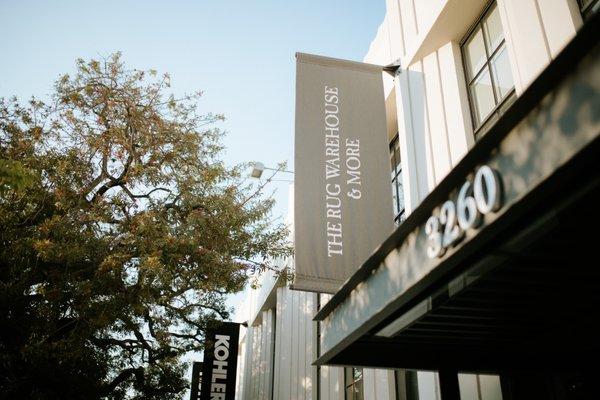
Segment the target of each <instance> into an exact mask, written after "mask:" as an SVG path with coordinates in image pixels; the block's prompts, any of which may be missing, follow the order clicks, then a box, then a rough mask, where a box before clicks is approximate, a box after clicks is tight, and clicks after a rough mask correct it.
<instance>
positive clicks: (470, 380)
mask: <svg viewBox="0 0 600 400" xmlns="http://www.w3.org/2000/svg"><path fill="white" fill-rule="evenodd" d="M458 386H459V390H460V399H461V400H502V389H501V386H500V377H499V376H498V375H482V374H479V375H476V374H458Z"/></svg>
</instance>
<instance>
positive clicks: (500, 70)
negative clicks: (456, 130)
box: [462, 2, 515, 139]
mask: <svg viewBox="0 0 600 400" xmlns="http://www.w3.org/2000/svg"><path fill="white" fill-rule="evenodd" d="M462 54H463V64H464V66H465V75H466V81H467V86H468V91H469V102H470V105H471V115H472V117H473V128H474V129H475V138H476V139H478V138H479V137H480V136H481V135H482V134H483V133H484V132H485V131H487V129H488V128H489V126H491V125H492V124H493V122H495V120H496V119H497V118H498V116H499V115H500V114H502V113H503V112H504V111H505V110H506V108H507V107H508V105H510V103H512V101H513V100H514V99H515V94H514V92H515V91H514V82H513V77H512V72H511V70H510V63H509V60H508V51H507V49H506V43H505V40H504V33H503V31H502V23H501V21H500V13H499V12H498V7H497V6H496V4H495V2H493V3H490V5H489V6H488V7H487V8H486V10H485V12H484V13H483V15H482V17H481V19H480V20H479V21H477V23H476V24H475V26H474V27H473V28H472V29H471V31H470V32H469V34H468V35H467V37H466V38H465V40H464V42H463V44H462Z"/></svg>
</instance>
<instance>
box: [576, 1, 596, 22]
mask: <svg viewBox="0 0 600 400" xmlns="http://www.w3.org/2000/svg"><path fill="white" fill-rule="evenodd" d="M583 2H584V1H583V0H577V6H578V7H579V12H580V13H581V17H582V18H583V21H586V20H587V19H589V18H590V17H591V16H592V15H593V14H594V12H597V11H598V10H599V9H600V5H599V4H598V3H600V0H592V1H590V2H589V3H588V4H587V5H585V6H584V5H583V4H582V3H583ZM595 7H598V9H596V10H594V8H595Z"/></svg>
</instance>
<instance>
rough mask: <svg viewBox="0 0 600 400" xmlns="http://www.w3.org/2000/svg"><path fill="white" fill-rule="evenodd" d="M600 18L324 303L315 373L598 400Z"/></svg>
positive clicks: (455, 391) (452, 394)
mask: <svg viewBox="0 0 600 400" xmlns="http://www.w3.org/2000/svg"><path fill="white" fill-rule="evenodd" d="M597 17H598V15H596V16H594V17H592V19H591V20H589V21H588V22H587V23H586V24H584V26H583V27H582V28H581V29H580V31H579V32H578V33H577V35H576V36H575V37H574V38H573V39H572V40H571V41H570V42H569V44H568V45H567V46H566V47H565V48H564V49H562V50H561V51H560V53H559V54H558V55H557V56H556V57H555V58H554V59H553V60H552V61H551V62H550V63H549V65H548V66H547V67H546V68H545V69H544V70H543V71H542V72H541V74H540V75H539V76H538V77H537V78H536V79H535V80H533V82H532V83H531V84H530V85H528V86H527V88H526V89H525V90H524V91H523V92H522V93H520V94H519V96H518V97H517V98H516V100H514V103H512V104H511V105H510V106H508V108H507V110H506V111H505V112H503V114H502V115H499V117H498V120H497V121H496V122H495V123H494V124H493V125H492V126H491V127H490V128H489V130H488V131H487V132H486V133H485V135H483V136H482V137H481V138H480V139H479V140H478V141H477V142H476V143H475V144H474V145H473V147H472V148H471V149H470V150H469V151H468V152H467V154H466V155H465V156H464V157H463V158H462V159H461V160H460V162H458V163H457V164H456V165H455V166H454V167H453V168H452V169H451V171H450V172H449V173H448V174H447V175H446V176H445V177H444V178H443V179H442V180H441V181H440V182H439V183H438V184H437V185H436V186H435V188H434V189H433V190H432V191H431V192H430V193H429V194H428V195H427V196H426V197H425V198H424V200H423V201H421V202H420V203H419V204H418V206H417V207H416V208H415V209H414V210H412V212H411V213H410V214H409V215H408V217H407V218H406V220H405V221H404V222H403V223H401V224H400V225H399V227H398V228H397V229H396V230H395V231H394V232H393V234H392V235H391V236H389V237H388V238H387V239H386V240H385V241H383V243H381V245H380V246H379V247H378V248H377V250H376V251H375V252H374V253H373V254H372V255H371V256H370V257H369V258H368V259H367V261H366V262H364V263H363V264H362V266H361V267H360V268H359V269H358V270H357V271H356V272H355V273H354V274H353V275H352V276H351V277H350V278H349V279H348V280H347V281H346V282H345V283H344V284H343V286H342V287H341V289H340V290H338V291H337V292H336V293H335V294H334V295H333V297H332V298H331V299H330V300H329V301H328V302H327V303H325V304H324V305H323V307H322V308H321V309H320V310H319V312H318V313H317V315H316V317H315V320H317V321H320V324H319V325H320V347H319V350H320V352H319V357H318V359H317V360H316V364H317V365H342V366H360V367H364V368H390V369H408V370H431V371H437V372H439V387H440V391H441V397H442V399H443V400H447V399H459V398H461V397H460V392H459V380H458V376H459V375H458V374H459V373H471V374H473V373H491V374H497V375H499V376H500V381H501V386H502V397H503V398H504V399H509V400H510V399H525V398H550V399H571V398H573V399H574V398H577V399H579V398H600V385H598V384H597V382H596V380H597V374H596V373H594V371H593V370H594V369H596V367H595V365H597V359H598V356H599V355H600V340H599V339H598V338H599V336H598V332H599V328H600V318H599V317H598V315H599V314H598V310H599V309H600V290H598V288H599V287H600V283H599V282H600V268H599V266H600V265H599V263H598V256H597V254H596V252H597V249H598V248H599V246H600V234H599V231H598V229H599V227H600V213H599V212H598V210H597V208H598V206H599V205H600V96H599V95H598V94H599V93H600V59H599V52H600V47H599V44H598V38H599V37H600V31H599V29H598V28H599V26H600V21H599V20H598V18H597ZM400 73H402V71H401V72H400ZM463 398H464V396H463Z"/></svg>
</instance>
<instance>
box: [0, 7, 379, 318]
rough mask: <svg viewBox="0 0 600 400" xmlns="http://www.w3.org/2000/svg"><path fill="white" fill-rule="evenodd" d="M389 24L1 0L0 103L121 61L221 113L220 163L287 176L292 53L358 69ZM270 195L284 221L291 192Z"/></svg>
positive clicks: (364, 13)
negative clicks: (113, 59)
mask: <svg viewBox="0 0 600 400" xmlns="http://www.w3.org/2000/svg"><path fill="white" fill-rule="evenodd" d="M384 14H385V1H384V0H375V1H374V0H300V1H284V0H279V1H276V0H270V1H267V0H255V1H248V0H246V1H241V0H240V1H232V0H219V1H218V0H211V1H209V0H205V1H202V0H196V1H191V0H190V1H183V0H168V1H167V0H163V1H160V2H159V1H152V0H143V1H142V0H137V1H133V0H118V1H117V0H102V1H100V0H96V1H83V0H71V1H58V0H57V1H41V0H38V1H34V0H0V97H8V96H13V95H16V96H17V97H19V98H21V99H27V98H29V97H30V96H32V95H35V96H36V97H38V98H42V99H44V98H45V97H46V96H48V95H49V94H50V93H51V91H52V87H53V83H54V81H55V80H56V79H57V77H58V76H59V75H60V74H63V73H69V72H72V71H74V67H75V59H77V58H79V57H81V58H84V59H89V58H94V57H96V58H98V57H103V56H107V55H109V54H111V53H113V52H116V51H121V52H122V53H123V59H124V61H125V63H126V64H127V65H128V66H129V67H131V68H137V69H151V68H152V69H156V70H157V71H158V72H159V73H163V72H168V73H169V74H170V75H171V83H172V90H173V93H174V94H175V95H176V96H177V95H182V94H184V93H193V92H195V91H197V90H202V91H203V92H204V95H203V98H202V100H201V102H200V109H201V110H203V111H206V112H213V113H223V114H225V117H226V121H225V122H223V123H221V124H219V127H220V128H222V129H224V130H225V131H227V136H226V137H225V138H224V140H223V143H224V145H225V146H226V151H225V153H224V154H223V159H224V161H225V162H226V163H227V164H229V165H234V164H237V163H244V162H252V161H260V162H262V163H263V164H264V165H266V166H267V167H274V166H276V164H277V163H279V162H282V161H287V162H288V169H293V143H294V98H295V57H294V54H295V52H298V51H299V52H305V53H313V54H319V55H325V56H329V57H336V58H343V59H348V60H354V61H361V60H362V59H363V57H364V55H365V54H366V53H367V50H368V48H369V44H370V42H371V40H372V39H373V38H374V37H375V34H376V32H377V28H378V26H379V24H380V23H381V22H382V20H383V17H384ZM280 178H281V179H284V180H288V179H293V176H291V175H287V174H282V175H281V176H280ZM268 187H269V190H271V191H274V192H275V193H274V196H275V199H276V201H277V203H276V206H275V209H274V216H275V217H276V216H284V215H286V214H287V204H288V183H287V182H272V183H270V184H269V185H268ZM241 296H242V295H241V294H240V295H238V296H235V297H233V298H231V299H230V304H232V306H236V304H238V303H239V301H240V298H241Z"/></svg>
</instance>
